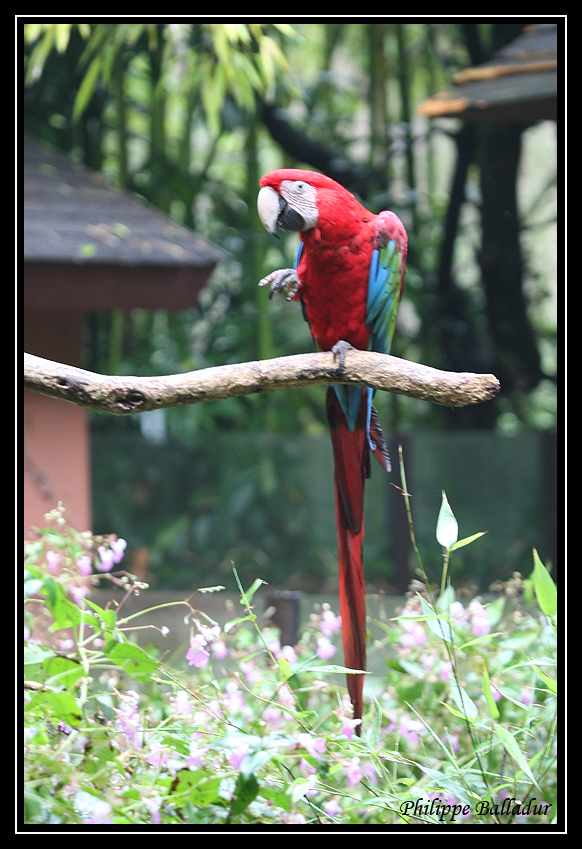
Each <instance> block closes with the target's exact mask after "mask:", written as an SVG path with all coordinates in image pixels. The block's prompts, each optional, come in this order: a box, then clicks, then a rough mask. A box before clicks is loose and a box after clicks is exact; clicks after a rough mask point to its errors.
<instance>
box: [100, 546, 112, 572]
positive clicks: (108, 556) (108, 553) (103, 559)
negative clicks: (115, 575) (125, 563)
mask: <svg viewBox="0 0 582 849" xmlns="http://www.w3.org/2000/svg"><path fill="white" fill-rule="evenodd" d="M97 550H98V552H99V561H100V562H99V563H98V564H97V568H98V569H99V571H100V572H111V570H112V569H113V566H114V564H115V555H114V553H113V551H112V550H111V549H110V548H104V547H103V546H102V545H100V546H99V548H98V549H97Z"/></svg>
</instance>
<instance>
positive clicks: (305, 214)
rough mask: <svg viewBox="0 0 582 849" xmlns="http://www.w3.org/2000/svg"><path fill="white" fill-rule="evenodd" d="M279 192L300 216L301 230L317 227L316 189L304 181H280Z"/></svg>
mask: <svg viewBox="0 0 582 849" xmlns="http://www.w3.org/2000/svg"><path fill="white" fill-rule="evenodd" d="M279 191H280V192H281V194H282V195H283V197H284V198H285V200H286V201H287V203H288V204H289V206H291V207H292V208H293V209H295V210H297V212H298V213H299V214H300V215H301V217H302V218H303V220H304V221H305V226H304V227H302V228H301V229H302V230H303V232H305V230H313V228H314V227H317V189H316V188H315V186H312V185H311V184H310V183H306V182H305V180H281V184H280V186H279Z"/></svg>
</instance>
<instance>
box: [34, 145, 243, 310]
mask: <svg viewBox="0 0 582 849" xmlns="http://www.w3.org/2000/svg"><path fill="white" fill-rule="evenodd" d="M23 166H24V223H23V233H24V263H25V285H24V302H25V306H31V307H35V308H41V307H46V308H59V307H66V308H68V309H71V308H75V309H113V308H116V307H121V308H127V309H129V308H132V307H145V308H150V309H156V308H164V309H169V310H176V309H186V308H187V307H190V306H192V304H194V303H195V301H196V297H197V294H198V292H199V290H200V289H201V288H202V286H204V284H205V283H206V281H207V279H208V277H209V276H210V274H211V272H212V270H213V269H214V267H215V265H216V264H217V262H219V261H220V260H225V259H227V258H228V254H227V253H226V252H225V251H222V250H221V249H220V248H218V247H216V246H215V245H213V244H211V243H210V242H208V241H207V240H206V239H204V238H203V237H202V236H200V235H199V234H198V233H196V232H194V231H193V230H190V229H189V228H188V227H185V226H183V225H182V224H179V223H177V222H175V221H173V220H172V219H171V218H169V217H168V216H167V215H165V214H164V213H162V212H160V211H159V210H157V209H155V208H154V207H153V206H151V205H150V204H148V203H146V202H145V201H143V200H141V199H139V198H137V197H136V196H134V195H132V194H131V193H130V192H128V191H125V190H122V189H118V188H116V187H114V186H112V185H111V184H110V183H108V181H107V180H106V179H105V178H104V177H103V175H102V174H99V173H96V172H93V171H91V170H90V169H88V168H86V167H84V166H81V165H76V164H75V163H73V162H72V161H71V160H70V159H69V158H68V157H67V156H65V155H64V154H62V153H58V152H55V151H52V150H50V149H48V148H46V147H45V146H44V145H42V143H40V142H38V141H36V140H35V139H33V138H31V137H30V136H27V135H25V137H24V158H23ZM74 270H76V271H77V272H82V273H81V274H73V272H74ZM47 274H48V275H49V276H50V278H51V280H52V281H53V282H52V284H51V285H50V286H47V285H46V281H47ZM73 278H74V281H73ZM55 279H56V280H57V281H58V285H55V284H54V281H55Z"/></svg>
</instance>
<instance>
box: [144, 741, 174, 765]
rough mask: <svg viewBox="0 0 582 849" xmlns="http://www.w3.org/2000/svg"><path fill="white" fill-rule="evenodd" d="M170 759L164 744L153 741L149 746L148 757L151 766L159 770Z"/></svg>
mask: <svg viewBox="0 0 582 849" xmlns="http://www.w3.org/2000/svg"><path fill="white" fill-rule="evenodd" d="M168 757H169V755H168V752H167V751H166V750H165V749H164V747H163V745H162V743H161V742H160V741H159V740H153V741H152V743H151V744H150V746H149V754H148V756H147V762H148V763H149V765H150V766H153V767H154V769H159V768H160V767H161V765H162V764H164V763H166V761H167V760H168Z"/></svg>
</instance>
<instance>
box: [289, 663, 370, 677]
mask: <svg viewBox="0 0 582 849" xmlns="http://www.w3.org/2000/svg"><path fill="white" fill-rule="evenodd" d="M294 672H341V673H343V674H344V675H368V673H367V672H366V670H365V669H348V667H347V666H336V665H335V664H330V665H329V666H300V667H299V666H298V667H296V668H295V669H294Z"/></svg>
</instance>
